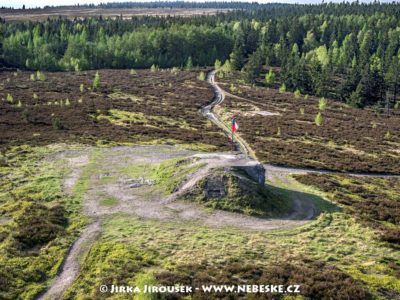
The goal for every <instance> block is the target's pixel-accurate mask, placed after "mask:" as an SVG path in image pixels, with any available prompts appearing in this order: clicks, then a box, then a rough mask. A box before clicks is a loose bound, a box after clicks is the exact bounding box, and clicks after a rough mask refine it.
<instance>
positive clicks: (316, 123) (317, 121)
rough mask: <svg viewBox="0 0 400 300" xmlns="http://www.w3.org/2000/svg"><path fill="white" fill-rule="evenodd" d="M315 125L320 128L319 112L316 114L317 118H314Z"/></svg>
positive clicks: (320, 117) (320, 116) (320, 118)
mask: <svg viewBox="0 0 400 300" xmlns="http://www.w3.org/2000/svg"><path fill="white" fill-rule="evenodd" d="M314 121H315V125H317V126H321V125H322V115H321V112H318V114H317V116H316V117H315V120H314Z"/></svg>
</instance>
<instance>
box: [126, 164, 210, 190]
mask: <svg viewBox="0 0 400 300" xmlns="http://www.w3.org/2000/svg"><path fill="white" fill-rule="evenodd" d="M193 162H194V161H193V160H192V159H187V158H181V157H178V158H172V159H168V160H165V161H162V162H161V163H159V164H151V163H136V164H132V165H129V166H126V167H124V168H123V169H122V170H121V171H122V172H123V173H125V174H126V175H128V176H130V177H132V178H142V177H143V178H149V179H152V180H154V181H155V182H156V186H157V187H158V188H160V189H161V190H163V191H164V192H165V193H172V192H174V190H175V189H176V188H177V187H178V186H179V184H180V183H181V182H182V181H183V180H184V179H185V178H186V176H188V175H189V174H192V173H194V172H195V171H197V170H199V169H200V168H202V167H204V166H205V164H192V163H193Z"/></svg>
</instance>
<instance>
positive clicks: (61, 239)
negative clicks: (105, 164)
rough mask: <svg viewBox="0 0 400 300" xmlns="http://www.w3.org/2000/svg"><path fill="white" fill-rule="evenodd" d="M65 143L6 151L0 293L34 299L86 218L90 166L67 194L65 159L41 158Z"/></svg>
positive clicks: (0, 207) (1, 195)
mask: <svg viewBox="0 0 400 300" xmlns="http://www.w3.org/2000/svg"><path fill="white" fill-rule="evenodd" d="M63 148H64V146H63V145H60V146H58V145H56V146H49V147H36V148H31V147H28V146H21V147H16V148H12V149H11V150H9V151H8V152H6V160H5V161H6V162H7V165H3V166H2V167H1V175H2V176H1V177H0V178H1V179H0V183H1V187H2V189H1V190H2V192H1V193H0V217H1V218H2V219H3V220H5V221H4V222H1V223H0V232H1V244H0V270H1V271H0V279H1V280H2V282H8V284H7V285H3V287H2V288H1V289H0V298H3V299H16V298H17V296H20V297H22V298H23V299H31V298H33V296H34V295H35V294H37V293H38V292H39V291H41V290H42V289H43V288H44V286H45V284H46V282H45V281H46V278H52V277H54V276H55V275H56V273H57V270H58V268H59V266H60V264H61V263H62V261H63V257H64V256H65V254H66V253H67V251H68V249H69V247H70V246H71V244H72V242H73V241H74V240H75V238H76V236H77V235H78V233H79V231H80V229H81V228H82V227H83V225H84V224H85V222H86V219H85V218H84V217H82V216H81V215H80V214H79V212H78V209H79V207H80V204H81V201H82V196H83V194H84V192H85V190H86V189H87V187H88V186H87V184H86V183H85V174H87V173H88V172H90V170H84V172H83V173H84V174H83V177H82V179H81V180H80V181H79V182H78V184H77V186H76V189H75V191H74V194H73V195H70V196H69V195H65V194H64V193H63V192H62V190H61V180H62V177H63V176H64V175H65V173H66V171H67V169H66V165H65V162H63V161H52V160H42V159H43V158H44V157H45V156H46V155H48V154H49V153H51V152H54V151H58V150H61V149H63ZM90 167H92V164H89V168H90ZM43 246H45V247H43Z"/></svg>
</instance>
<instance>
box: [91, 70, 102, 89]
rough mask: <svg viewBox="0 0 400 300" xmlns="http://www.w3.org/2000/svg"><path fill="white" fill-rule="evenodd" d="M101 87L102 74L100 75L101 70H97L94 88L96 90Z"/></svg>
mask: <svg viewBox="0 0 400 300" xmlns="http://www.w3.org/2000/svg"><path fill="white" fill-rule="evenodd" d="M98 88H100V75H99V71H97V72H96V75H95V76H94V80H93V89H94V90H96V89H98Z"/></svg>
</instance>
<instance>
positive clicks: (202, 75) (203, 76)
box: [197, 71, 206, 81]
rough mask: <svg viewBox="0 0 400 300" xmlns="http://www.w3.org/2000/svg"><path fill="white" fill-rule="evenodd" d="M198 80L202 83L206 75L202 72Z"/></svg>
mask: <svg viewBox="0 0 400 300" xmlns="http://www.w3.org/2000/svg"><path fill="white" fill-rule="evenodd" d="M197 79H198V80H201V81H204V80H205V79H206V75H205V74H204V72H203V71H201V72H200V74H199V76H198V77H197Z"/></svg>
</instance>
